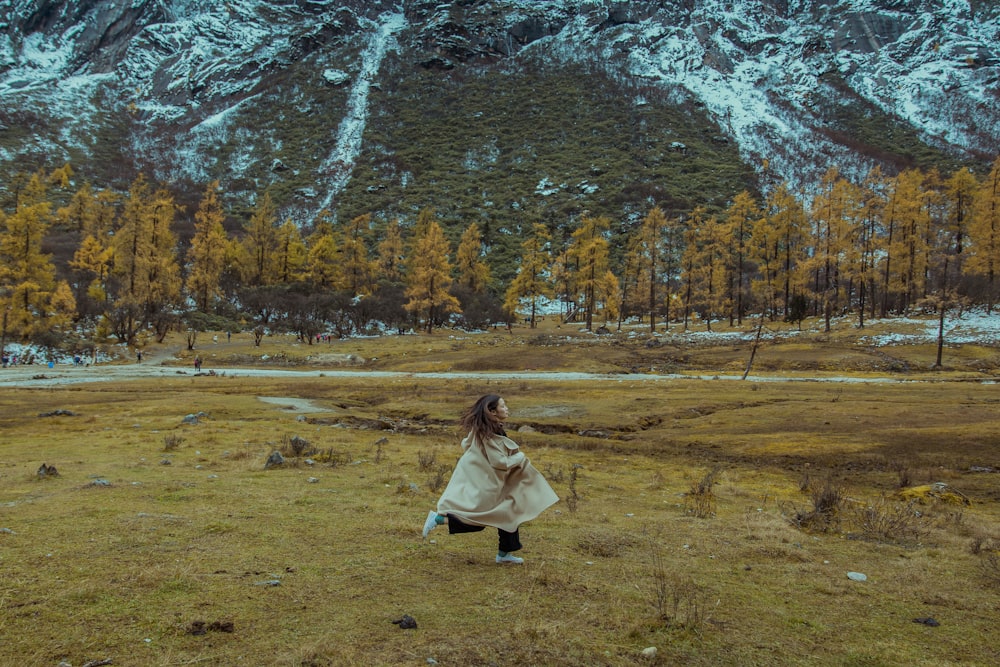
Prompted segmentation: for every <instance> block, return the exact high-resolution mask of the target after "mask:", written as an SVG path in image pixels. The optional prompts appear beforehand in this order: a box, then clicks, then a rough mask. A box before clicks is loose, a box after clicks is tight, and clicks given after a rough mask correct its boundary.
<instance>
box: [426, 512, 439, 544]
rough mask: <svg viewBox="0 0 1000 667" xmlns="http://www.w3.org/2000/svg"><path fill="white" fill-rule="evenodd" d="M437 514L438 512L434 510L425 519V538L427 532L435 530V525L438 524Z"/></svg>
mask: <svg viewBox="0 0 1000 667" xmlns="http://www.w3.org/2000/svg"><path fill="white" fill-rule="evenodd" d="M437 516H438V514H437V512H435V511H434V510H431V511H430V512H428V513H427V519H426V520H425V521H424V538H426V537H427V533H429V532H431V531H432V530H434V526H436V525H438V522H437Z"/></svg>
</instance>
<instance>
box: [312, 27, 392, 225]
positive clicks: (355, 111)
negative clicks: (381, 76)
mask: <svg viewBox="0 0 1000 667" xmlns="http://www.w3.org/2000/svg"><path fill="white" fill-rule="evenodd" d="M406 25H407V23H406V17H405V16H403V14H386V15H385V16H384V17H383V18H382V22H381V23H380V24H378V25H377V26H376V29H375V31H374V32H373V33H372V36H371V40H370V41H369V42H368V47H367V48H366V49H365V51H364V53H362V54H361V71H360V72H359V73H358V77H357V79H356V80H355V82H354V86H353V87H352V88H351V94H350V96H349V97H348V99H347V112H346V113H345V114H344V118H343V120H341V121H340V128H339V129H338V130H337V143H336V145H335V146H334V148H333V151H332V152H331V153H330V155H329V156H328V157H327V159H326V160H325V161H324V162H323V164H322V165H321V167H320V173H326V174H330V178H329V181H328V182H327V184H326V186H327V187H326V191H327V195H326V198H325V199H324V201H323V204H322V205H321V206H320V207H319V208H320V209H321V210H322V209H324V208H330V207H331V205H332V204H333V200H334V198H335V197H336V196H337V195H339V194H340V193H341V191H342V190H343V189H344V188H345V187H346V186H347V183H348V181H349V180H350V178H351V173H352V172H353V171H354V163H355V161H356V160H357V159H358V155H359V154H360V153H361V140H362V138H363V137H364V133H365V125H366V123H367V121H368V95H369V92H370V91H371V86H372V82H373V81H375V80H376V79H377V77H378V70H379V67H381V65H382V60H383V59H384V58H385V53H386V50H387V49H388V48H389V46H390V44H391V42H392V40H393V36H394V35H395V34H396V33H398V32H400V31H401V30H403V29H404V28H406Z"/></svg>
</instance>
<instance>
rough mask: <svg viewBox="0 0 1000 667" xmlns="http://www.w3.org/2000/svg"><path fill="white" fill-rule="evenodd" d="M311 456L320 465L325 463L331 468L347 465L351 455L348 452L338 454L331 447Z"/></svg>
mask: <svg viewBox="0 0 1000 667" xmlns="http://www.w3.org/2000/svg"><path fill="white" fill-rule="evenodd" d="M312 456H313V458H314V459H316V460H317V461H319V462H320V463H326V464H327V465H329V466H331V467H333V468H337V467H339V466H343V465H347V464H348V463H350V462H351V455H350V453H349V452H338V451H336V450H335V449H334V448H333V447H329V448H327V449H322V450H318V451H316V452H315V453H314V454H313V455H312Z"/></svg>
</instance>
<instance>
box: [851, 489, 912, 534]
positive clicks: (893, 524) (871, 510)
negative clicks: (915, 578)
mask: <svg viewBox="0 0 1000 667" xmlns="http://www.w3.org/2000/svg"><path fill="white" fill-rule="evenodd" d="M915 505H916V501H912V500H911V501H910V502H908V503H901V502H898V501H893V500H891V499H889V498H886V497H885V496H881V497H879V498H878V500H875V501H874V502H869V503H865V504H863V505H858V506H856V507H855V508H854V522H855V524H856V525H857V527H858V529H859V530H860V531H861V535H862V536H864V537H865V538H866V539H870V540H876V541H878V542H893V543H905V542H919V541H920V539H921V538H922V537H923V536H924V535H926V534H927V529H926V528H925V527H924V526H923V525H921V524H922V519H923V518H924V515H923V514H922V513H920V512H918V511H917V509H916V507H915Z"/></svg>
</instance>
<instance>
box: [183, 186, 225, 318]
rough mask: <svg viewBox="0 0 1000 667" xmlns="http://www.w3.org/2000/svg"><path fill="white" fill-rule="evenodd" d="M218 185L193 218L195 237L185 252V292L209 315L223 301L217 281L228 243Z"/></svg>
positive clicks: (223, 263)
mask: <svg viewBox="0 0 1000 667" xmlns="http://www.w3.org/2000/svg"><path fill="white" fill-rule="evenodd" d="M218 193H219V182H218V181H212V182H211V183H209V184H208V187H207V188H206V189H205V194H204V196H203V197H202V199H201V203H200V204H199V205H198V210H197V211H196V212H195V214H194V236H193V237H192V238H191V247H190V248H189V249H188V254H187V261H188V276H187V291H188V293H189V294H190V295H191V298H192V299H194V302H195V305H196V306H197V308H198V310H199V311H201V312H203V313H209V312H211V310H212V307H213V306H214V305H215V303H216V302H217V301H218V299H219V298H221V297H222V287H221V284H220V281H221V279H222V273H223V271H224V270H225V268H226V250H227V248H228V246H229V239H228V237H227V236H226V230H225V228H224V227H223V226H222V223H223V221H224V220H225V213H224V212H223V210H222V204H221V203H220V202H219V194H218Z"/></svg>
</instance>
